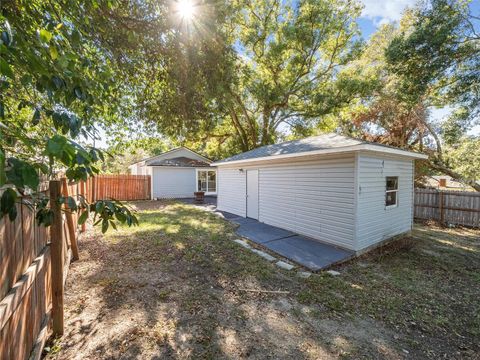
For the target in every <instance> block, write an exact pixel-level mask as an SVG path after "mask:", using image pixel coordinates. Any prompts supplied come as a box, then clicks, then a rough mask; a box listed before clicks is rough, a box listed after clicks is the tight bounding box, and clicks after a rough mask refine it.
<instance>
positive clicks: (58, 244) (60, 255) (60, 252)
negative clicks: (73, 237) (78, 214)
mask: <svg viewBox="0 0 480 360" xmlns="http://www.w3.org/2000/svg"><path fill="white" fill-rule="evenodd" d="M49 187H50V209H51V210H52V213H53V222H52V225H51V226H50V239H51V240H50V241H51V243H50V252H51V276H52V330H53V334H54V336H57V335H63V331H64V323H63V262H64V245H63V243H64V242H63V221H62V209H61V205H60V203H59V202H58V199H59V197H60V196H61V195H62V183H61V181H60V180H51V181H50V183H49Z"/></svg>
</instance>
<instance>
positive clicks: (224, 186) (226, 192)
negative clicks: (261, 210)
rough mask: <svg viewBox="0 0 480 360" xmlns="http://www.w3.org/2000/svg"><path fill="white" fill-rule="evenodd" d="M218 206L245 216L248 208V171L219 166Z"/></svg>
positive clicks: (220, 208)
mask: <svg viewBox="0 0 480 360" xmlns="http://www.w3.org/2000/svg"><path fill="white" fill-rule="evenodd" d="M217 184H218V189H217V194H218V198H217V207H218V209H219V210H221V211H227V212H229V213H232V214H236V215H239V216H243V217H245V216H246V214H247V208H246V197H245V195H246V192H245V191H246V186H247V185H246V173H245V172H241V171H239V170H238V168H234V169H228V168H223V167H219V168H218V170H217Z"/></svg>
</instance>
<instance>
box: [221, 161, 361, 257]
mask: <svg viewBox="0 0 480 360" xmlns="http://www.w3.org/2000/svg"><path fill="white" fill-rule="evenodd" d="M242 168H243V169H244V170H247V171H248V169H258V170H259V221H261V222H264V223H266V224H269V225H273V226H277V227H280V228H283V229H287V230H291V231H294V232H296V233H298V234H302V235H306V236H309V237H312V238H314V239H317V240H320V241H323V242H328V243H331V244H335V245H338V246H341V247H344V248H348V249H353V248H354V247H355V246H354V223H355V220H354V208H355V206H354V173H355V156H354V154H350V155H341V156H339V155H337V156H323V157H322V158H321V159H316V160H309V161H296V162H295V163H294V162H291V161H289V162H285V161H284V162H282V163H277V164H275V162H270V163H264V164H262V165H258V166H243V167H242ZM245 174H246V171H244V172H241V171H239V169H238V168H226V167H224V166H220V167H219V168H218V184H219V185H218V209H219V210H223V211H228V212H230V213H233V214H237V215H240V216H244V217H245V216H246V198H245V195H246V194H245V191H246V176H245Z"/></svg>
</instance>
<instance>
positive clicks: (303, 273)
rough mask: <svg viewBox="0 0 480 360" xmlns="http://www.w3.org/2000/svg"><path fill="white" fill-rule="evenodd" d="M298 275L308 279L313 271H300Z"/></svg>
mask: <svg viewBox="0 0 480 360" xmlns="http://www.w3.org/2000/svg"><path fill="white" fill-rule="evenodd" d="M298 276H300V277H301V278H303V279H308V278H309V277H310V276H312V273H311V272H310V271H299V272H298Z"/></svg>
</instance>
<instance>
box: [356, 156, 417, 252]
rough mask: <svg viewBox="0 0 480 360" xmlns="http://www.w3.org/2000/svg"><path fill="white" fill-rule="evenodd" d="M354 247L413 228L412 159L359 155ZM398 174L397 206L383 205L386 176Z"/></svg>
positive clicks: (374, 242) (384, 238) (367, 244)
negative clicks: (355, 242) (388, 206)
mask: <svg viewBox="0 0 480 360" xmlns="http://www.w3.org/2000/svg"><path fill="white" fill-rule="evenodd" d="M357 169H358V197H357V202H358V203H357V214H358V215H357V249H356V250H361V249H364V248H367V247H369V246H371V245H373V244H376V243H378V242H381V241H383V240H386V239H388V238H390V237H392V236H395V235H398V234H401V233H404V232H407V231H409V230H411V227H412V206H413V203H412V201H413V171H414V168H413V161H412V160H409V159H404V158H392V157H388V156H379V155H367V154H362V153H360V154H359V155H358V164H357ZM387 176H398V182H399V186H398V187H399V192H398V207H395V208H388V209H387V208H386V207H385V189H386V183H385V182H386V179H385V178H386V177H387Z"/></svg>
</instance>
